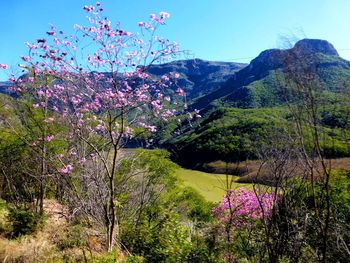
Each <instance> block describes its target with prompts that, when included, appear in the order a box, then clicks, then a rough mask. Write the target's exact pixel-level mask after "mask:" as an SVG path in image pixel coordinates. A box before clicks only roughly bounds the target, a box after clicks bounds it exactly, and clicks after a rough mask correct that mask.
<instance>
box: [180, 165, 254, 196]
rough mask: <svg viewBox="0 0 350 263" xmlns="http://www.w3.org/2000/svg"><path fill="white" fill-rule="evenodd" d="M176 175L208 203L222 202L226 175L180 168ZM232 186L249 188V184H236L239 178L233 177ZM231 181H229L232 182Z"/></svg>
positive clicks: (231, 177)
mask: <svg viewBox="0 0 350 263" xmlns="http://www.w3.org/2000/svg"><path fill="white" fill-rule="evenodd" d="M176 175H177V176H178V177H179V178H180V179H181V180H182V181H183V184H184V185H185V186H190V187H192V188H194V189H196V190H197V191H198V192H199V193H200V194H202V195H203V196H204V197H205V198H206V199H207V200H208V201H211V202H219V201H221V199H222V197H223V195H224V194H225V189H226V175H224V174H212V173H205V172H200V171H195V170H189V169H184V168H179V169H178V170H177V171H176ZM230 179H232V186H231V187H230V188H238V187H246V188H247V187H248V188H250V187H251V185H249V184H242V183H236V182H235V181H236V180H237V179H238V176H231V175H230ZM230 179H229V180H230Z"/></svg>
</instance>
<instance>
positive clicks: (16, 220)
mask: <svg viewBox="0 0 350 263" xmlns="http://www.w3.org/2000/svg"><path fill="white" fill-rule="evenodd" d="M8 219H9V221H10V222H11V227H12V231H11V234H10V235H11V237H14V238H16V237H19V236H22V235H27V234H32V233H34V232H35V231H36V230H37V229H38V226H39V224H40V223H41V222H42V217H41V216H39V215H37V214H35V213H34V212H33V211H31V210H30V209H28V208H23V207H19V208H10V209H9V214H8Z"/></svg>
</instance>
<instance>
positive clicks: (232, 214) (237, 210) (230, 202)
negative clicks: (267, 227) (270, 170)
mask: <svg viewBox="0 0 350 263" xmlns="http://www.w3.org/2000/svg"><path fill="white" fill-rule="evenodd" d="M275 200H276V197H275V195H274V194H272V193H268V194H256V193H255V192H254V191H252V190H247V189H245V188H243V187H241V188H239V189H235V190H228V191H227V194H226V195H225V196H224V198H223V199H222V201H221V203H220V204H219V205H218V206H217V207H215V208H214V209H213V214H214V216H215V217H217V218H218V219H219V220H220V221H221V222H222V223H223V224H225V223H227V222H231V223H232V224H233V225H234V226H235V227H242V226H244V225H246V224H247V223H249V222H250V221H251V220H253V221H254V220H257V219H264V218H266V217H268V216H270V214H271V211H272V208H273V205H274V202H275Z"/></svg>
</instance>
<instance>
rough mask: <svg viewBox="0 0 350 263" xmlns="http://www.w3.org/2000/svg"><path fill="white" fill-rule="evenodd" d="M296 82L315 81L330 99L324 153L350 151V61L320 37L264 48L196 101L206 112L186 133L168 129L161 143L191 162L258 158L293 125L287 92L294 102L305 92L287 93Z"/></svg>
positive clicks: (324, 111) (324, 112) (325, 108)
mask: <svg viewBox="0 0 350 263" xmlns="http://www.w3.org/2000/svg"><path fill="white" fill-rule="evenodd" d="M295 83H297V84H305V87H312V88H313V89H314V90H315V91H317V100H319V99H320V98H322V99H324V100H323V102H322V107H320V108H319V110H318V112H317V114H318V115H319V118H320V124H321V125H322V130H323V134H322V136H323V138H324V145H322V147H323V153H324V154H325V155H326V156H328V157H341V156H349V155H350V147H349V144H348V142H347V140H345V139H344V134H346V132H347V130H348V127H349V125H350V118H349V117H348V116H349V112H350V107H349V106H348V105H349V103H348V102H349V99H350V98H349V95H348V94H349V93H350V62H349V61H347V60H344V59H342V58H341V57H339V55H338V52H337V51H336V49H335V48H334V47H333V45H332V44H330V43H329V42H327V41H325V40H316V39H304V40H301V41H299V42H297V43H296V44H295V45H294V47H292V48H291V49H286V50H280V49H271V50H266V51H263V52H261V53H260V55H259V56H258V57H256V58H255V59H253V60H252V61H251V63H250V64H249V65H248V66H246V67H244V68H243V69H241V70H240V71H238V72H236V73H235V74H234V75H232V77H231V78H229V79H228V80H227V81H226V82H225V83H224V84H222V85H221V86H220V87H219V88H217V89H216V90H214V91H213V92H210V93H208V94H206V95H203V96H202V97H199V98H197V99H195V100H194V102H193V104H192V105H191V107H192V108H196V109H200V110H202V112H201V115H203V118H201V119H198V120H196V121H195V122H193V123H192V125H191V126H189V125H187V126H185V127H182V133H181V134H180V135H177V136H176V133H171V132H169V130H168V131H166V132H163V134H165V135H166V136H164V137H163V138H162V139H161V140H160V143H161V144H162V145H163V146H164V147H166V148H168V149H169V150H170V151H171V152H172V153H173V158H174V159H175V160H176V161H177V162H178V163H181V164H182V165H183V166H187V167H197V168H198V166H199V167H200V166H201V165H203V164H205V163H209V162H212V161H216V160H223V161H229V162H230V161H237V160H246V159H254V158H257V150H256V149H261V147H264V145H269V140H270V139H271V138H272V141H273V139H274V138H275V137H276V135H277V134H279V135H278V136H280V134H286V131H290V130H291V129H293V128H292V127H293V119H291V118H290V112H289V111H288V107H286V96H288V100H289V101H290V102H291V100H290V99H292V102H298V100H299V99H304V97H300V96H304V94H303V93H299V94H298V95H299V97H298V96H294V97H293V96H290V95H286V94H285V92H286V90H290V89H286V87H295V86H293V85H294V84H295ZM310 83H311V84H312V85H310ZM299 88H300V87H299ZM334 101H336V103H334ZM299 102H300V101H299ZM168 129H169V128H168ZM305 136H306V137H305V138H304V140H305V141H307V140H308V138H309V137H308V136H307V135H305ZM164 138H166V139H164ZM281 141H283V138H282V139H281Z"/></svg>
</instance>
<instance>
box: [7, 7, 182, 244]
mask: <svg viewBox="0 0 350 263" xmlns="http://www.w3.org/2000/svg"><path fill="white" fill-rule="evenodd" d="M83 9H84V11H85V12H86V13H87V14H88V16H87V19H88V25H86V26H80V25H75V29H76V33H75V34H74V35H68V36H66V35H65V34H64V33H63V32H62V31H58V30H56V28H55V27H54V26H51V28H50V30H49V31H48V32H47V36H48V37H47V38H43V39H38V40H37V41H36V43H26V45H27V46H28V48H29V55H28V56H23V57H21V58H22V60H23V64H22V65H20V67H22V68H23V71H24V73H25V75H24V76H22V77H21V78H19V79H16V78H15V77H14V76H13V77H12V78H11V79H10V80H11V82H13V87H14V89H15V90H16V91H17V92H18V93H20V94H23V93H26V94H31V96H30V100H31V101H32V107H33V108H34V109H42V111H43V113H44V116H43V118H44V120H45V121H47V122H50V121H54V122H55V123H60V124H62V125H64V126H65V127H67V131H66V132H65V133H61V134H60V135H58V136H57V137H59V138H57V137H55V136H54V135H53V134H49V133H47V132H45V133H44V134H43V136H44V137H43V138H44V139H43V142H44V141H46V142H50V141H52V140H53V139H54V138H55V139H60V140H62V141H65V142H66V147H67V148H66V150H65V152H63V153H61V154H60V155H58V156H57V158H56V159H57V163H58V165H59V167H58V168H57V175H58V178H61V183H62V184H64V185H66V186H67V187H68V188H70V189H71V190H72V191H70V193H71V194H72V195H74V199H75V200H79V201H80V203H79V205H76V207H74V209H73V210H74V211H75V212H76V211H82V213H83V214H86V215H88V216H89V217H90V219H91V218H95V219H96V220H97V221H99V222H103V225H104V227H105V229H106V234H107V241H108V242H107V243H108V249H109V250H111V249H112V248H113V245H114V243H115V237H116V236H117V238H118V232H119V224H118V216H117V210H116V206H117V205H116V203H117V202H118V200H115V191H116V188H117V187H118V184H119V183H121V180H119V178H117V177H118V160H119V155H120V149H121V148H123V147H124V146H125V145H126V143H127V142H128V140H130V139H131V138H133V137H135V136H137V135H138V134H140V133H145V132H154V131H156V126H155V123H156V120H158V121H159V119H161V120H164V121H166V120H168V119H169V118H171V117H173V116H174V115H175V112H176V108H178V107H179V104H178V103H177V101H178V100H179V99H180V98H181V97H182V96H183V95H184V92H183V90H182V89H180V88H177V89H176V90H174V89H171V88H170V87H171V85H172V84H173V83H174V82H176V78H177V77H178V74H176V73H175V72H172V73H169V74H166V75H164V76H162V77H161V78H154V77H152V76H150V75H149V74H147V68H148V66H149V65H150V64H152V63H161V62H164V61H168V60H169V59H172V58H173V57H174V56H175V55H176V54H177V53H179V48H178V45H177V43H176V42H171V41H170V40H168V39H164V38H161V37H158V36H156V34H155V32H156V30H157V28H159V27H160V26H162V25H164V24H165V21H166V19H167V18H169V14H168V13H166V12H160V13H159V15H155V14H151V15H150V18H149V20H148V21H145V22H139V23H138V27H139V29H140V32H138V33H131V32H129V31H127V30H124V29H122V27H121V25H120V23H114V24H113V23H112V22H111V21H110V20H108V19H107V18H106V17H104V16H103V8H102V6H101V4H100V3H99V2H97V3H96V4H95V5H94V6H84V8H83ZM1 67H2V68H6V66H5V65H1ZM44 145H45V144H44ZM44 159H45V158H44ZM74 176H79V178H80V179H79V180H77V178H74V179H73V177H74ZM87 178H89V180H90V181H89V180H88V179H87ZM77 181H80V182H83V181H85V182H86V181H89V183H88V184H84V185H81V184H79V185H77V184H76V182H77ZM89 189H94V190H93V192H91V191H89ZM73 190H74V191H73ZM91 195H94V198H93V199H91ZM96 207H97V208H98V211H99V212H98V213H96ZM116 227H117V231H116Z"/></svg>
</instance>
